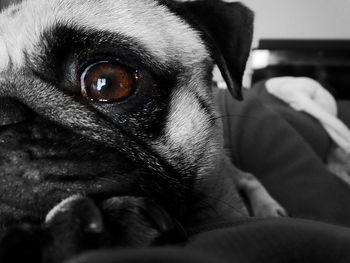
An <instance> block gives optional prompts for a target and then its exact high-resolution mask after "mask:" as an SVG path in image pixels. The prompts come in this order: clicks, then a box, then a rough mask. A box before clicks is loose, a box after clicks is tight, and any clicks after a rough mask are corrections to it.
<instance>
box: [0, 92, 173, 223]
mask: <svg viewBox="0 0 350 263" xmlns="http://www.w3.org/2000/svg"><path fill="white" fill-rule="evenodd" d="M0 102H1V105H2V106H1V107H2V109H3V115H2V117H1V118H0V180H1V184H0V224H1V225H3V226H6V225H7V224H9V223H11V224H14V223H18V222H22V221H35V222H36V220H42V219H43V217H44V216H45V215H46V213H47V212H48V211H49V210H50V209H51V208H52V207H53V206H55V205H56V204H57V203H59V202H60V201H61V200H63V199H65V198H67V197H69V196H71V195H74V194H77V193H80V194H83V195H88V196H90V197H93V198H95V199H103V198H108V197H112V196H123V195H129V196H144V197H150V198H151V199H154V200H155V199H162V200H163V201H164V203H167V202H169V203H174V202H173V201H169V198H174V199H176V193H174V194H172V193H171V189H169V186H168V184H167V182H165V181H164V182H160V181H159V178H158V179H157V178H155V177H154V174H152V171H151V170H150V171H148V170H146V169H144V165H143V166H142V168H140V167H141V166H139V165H138V164H135V163H133V162H132V161H130V160H129V159H128V157H127V156H125V154H120V153H119V152H118V149H117V148H111V147H109V146H106V145H102V144H101V143H96V142H93V141H90V140H89V139H87V138H85V137H83V136H81V135H77V134H75V133H74V132H73V131H70V130H69V129H66V128H62V127H60V126H58V125H56V124H55V123H52V122H49V121H46V120H45V119H42V118H41V117H39V116H36V115H35V114H33V113H31V112H30V111H29V110H28V109H27V108H26V107H25V106H24V105H22V104H18V103H16V102H14V101H11V100H7V99H1V101H0Z"/></svg>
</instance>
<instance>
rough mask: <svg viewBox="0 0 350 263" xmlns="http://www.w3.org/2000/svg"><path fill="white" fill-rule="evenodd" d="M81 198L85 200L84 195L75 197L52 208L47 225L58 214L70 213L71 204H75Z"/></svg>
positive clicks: (47, 217)
mask: <svg viewBox="0 0 350 263" xmlns="http://www.w3.org/2000/svg"><path fill="white" fill-rule="evenodd" d="M81 198H83V196H82V195H73V196H71V197H68V198H66V199H64V200H63V201H61V203H59V204H58V205H56V206H55V207H54V208H52V209H51V210H50V211H49V213H48V214H47V215H46V218H45V223H49V222H50V221H51V220H52V219H53V218H54V217H55V216H56V215H57V214H59V213H62V212H65V211H68V210H69V206H68V205H69V203H71V202H74V201H75V200H79V199H81Z"/></svg>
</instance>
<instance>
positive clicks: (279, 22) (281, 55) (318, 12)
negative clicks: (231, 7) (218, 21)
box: [230, 0, 350, 99]
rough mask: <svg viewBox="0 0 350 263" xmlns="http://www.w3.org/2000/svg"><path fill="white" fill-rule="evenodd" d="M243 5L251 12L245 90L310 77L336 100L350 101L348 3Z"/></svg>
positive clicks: (268, 0)
mask: <svg viewBox="0 0 350 263" xmlns="http://www.w3.org/2000/svg"><path fill="white" fill-rule="evenodd" d="M230 2H233V1H230ZM241 2H243V3H244V4H245V5H247V6H248V7H250V8H251V9H252V10H254V12H255V33H254V42H253V52H252V55H251V58H250V60H249V63H248V67H247V72H246V76H245V80H244V84H245V86H246V87H250V86H252V85H253V84H254V83H256V82H257V81H259V80H261V79H267V78H271V77H276V76H284V75H291V76H308V77H312V78H314V79H316V80H317V81H319V82H320V83H321V84H323V86H324V87H326V88H327V89H328V90H329V91H331V93H332V94H333V95H334V96H335V97H336V98H341V99H350V88H349V86H350V30H349V25H350V0H333V1H332V0H307V1H305V0H262V1H261V0H260V1H256V0H242V1H241Z"/></svg>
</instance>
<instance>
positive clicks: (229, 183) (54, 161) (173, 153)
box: [0, 0, 284, 262]
mask: <svg viewBox="0 0 350 263" xmlns="http://www.w3.org/2000/svg"><path fill="white" fill-rule="evenodd" d="M252 33H253V13H252V12H251V11H250V10H249V9H248V8H247V7H245V6H244V5H242V4H240V3H225V2H221V1H216V0H199V1H188V2H177V1H169V0H102V1H91V0H74V1H73V0H26V1H23V2H21V3H19V4H17V5H11V6H9V7H8V8H6V9H5V10H3V11H2V12H1V13H0V112H1V114H0V156H1V157H0V178H1V184H0V200H1V202H0V225H1V233H2V237H1V243H0V260H1V262H23V261H25V260H26V261H28V260H29V259H31V260H32V261H35V262H62V261H64V260H65V259H67V258H70V257H71V256H73V255H75V254H78V253H81V252H83V251H86V250H89V249H98V248H106V247H125V246H127V247H142V246H150V245H157V244H169V243H174V242H175V243H179V242H182V241H183V240H185V238H186V234H185V232H186V230H189V229H194V228H196V227H197V226H198V225H199V224H202V225H203V224H209V223H211V222H216V221H218V220H223V221H225V220H237V219H238V218H244V217H246V216H248V213H247V210H246V208H245V206H244V204H243V203H242V202H241V199H240V197H239V195H238V191H237V186H238V188H239V189H240V190H243V191H245V192H246V193H247V196H248V199H249V198H250V197H251V199H252V200H254V201H253V202H252V210H253V214H254V213H256V214H259V213H260V212H259V209H260V208H262V210H261V209H260V211H263V212H262V214H264V213H265V211H268V212H267V213H265V215H266V214H267V215H280V214H283V213H284V210H283V208H281V207H280V206H279V205H278V203H277V202H276V201H274V200H273V199H272V198H271V197H270V196H269V195H268V193H267V192H266V190H265V192H264V191H262V190H261V189H264V188H263V186H262V185H261V184H260V183H259V182H258V181H257V179H256V178H255V177H254V176H252V175H250V174H248V173H244V172H241V171H240V170H238V169H237V168H235V167H234V166H233V164H232V162H231V161H230V160H228V158H227V157H226V154H225V152H224V150H223V135H222V129H221V125H222V124H221V120H220V118H218V116H219V114H218V112H217V111H216V109H215V102H214V96H213V93H214V90H213V83H212V70H213V67H214V65H215V64H216V65H218V67H219V69H220V71H221V73H222V76H223V78H224V79H225V81H226V83H227V86H228V89H229V90H230V92H231V93H232V95H233V96H234V97H235V98H237V99H241V98H242V94H241V90H240V87H241V81H242V75H243V73H244V69H245V64H246V61H247V58H248V55H249V52H250V46H251V40H252ZM262 192H264V193H263V194H261V193H262ZM260 197H261V198H260ZM62 200H63V201H62ZM266 208H267V209H266ZM184 229H185V230H184ZM18 251H21V253H18Z"/></svg>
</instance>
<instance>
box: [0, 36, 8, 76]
mask: <svg viewBox="0 0 350 263" xmlns="http://www.w3.org/2000/svg"><path fill="white" fill-rule="evenodd" d="M8 63H9V56H8V51H7V48H6V45H5V42H4V41H3V40H2V39H1V38H0V72H1V71H3V70H4V69H5V68H6V67H7V65H8Z"/></svg>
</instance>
